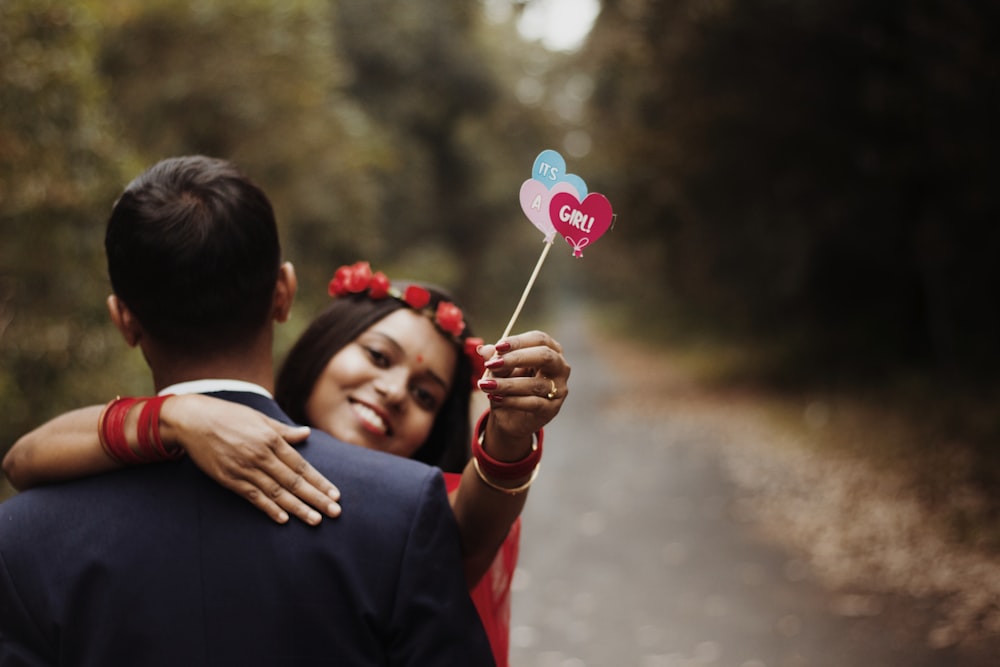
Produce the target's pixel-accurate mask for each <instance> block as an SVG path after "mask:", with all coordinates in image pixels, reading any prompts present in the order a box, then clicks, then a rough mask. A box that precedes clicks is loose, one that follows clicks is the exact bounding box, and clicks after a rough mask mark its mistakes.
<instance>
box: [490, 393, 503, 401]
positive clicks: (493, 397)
mask: <svg viewBox="0 0 1000 667" xmlns="http://www.w3.org/2000/svg"><path fill="white" fill-rule="evenodd" d="M486 398H488V399H490V401H492V402H493V403H503V396H502V395H500V394H487V395H486Z"/></svg>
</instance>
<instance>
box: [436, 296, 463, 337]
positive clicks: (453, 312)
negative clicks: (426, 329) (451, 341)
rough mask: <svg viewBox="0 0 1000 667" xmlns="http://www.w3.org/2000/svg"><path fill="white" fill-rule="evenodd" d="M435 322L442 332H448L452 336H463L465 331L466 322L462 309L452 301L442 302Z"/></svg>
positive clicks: (439, 304)
mask: <svg viewBox="0 0 1000 667" xmlns="http://www.w3.org/2000/svg"><path fill="white" fill-rule="evenodd" d="M434 321H435V322H437V325H438V326H439V327H441V330H442V331H447V332H448V333H450V334H451V335H452V336H455V337H458V336H461V335H462V331H463V330H464V329H465V320H463V319H462V309H461V308H459V307H458V306H456V305H455V304H453V303H452V302H451V301H441V302H440V303H438V307H437V313H435V314H434Z"/></svg>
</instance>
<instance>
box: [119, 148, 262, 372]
mask: <svg viewBox="0 0 1000 667" xmlns="http://www.w3.org/2000/svg"><path fill="white" fill-rule="evenodd" d="M104 246H105V250H106V253H107V259H108V275H109V277H110V278H111V287H112V289H113V290H114V292H115V294H116V295H117V296H118V297H119V298H120V299H121V300H122V301H123V302H125V304H126V305H127V306H128V307H129V309H130V310H131V311H132V312H133V313H134V314H135V317H136V318H137V319H138V320H139V322H140V323H141V324H142V326H143V328H144V329H145V330H146V331H147V332H149V334H150V335H151V336H152V337H154V338H155V339H156V340H157V341H159V342H160V343H161V344H163V345H166V346H168V347H170V348H172V349H174V350H177V351H178V352H183V353H186V354H210V353H213V352H215V351H217V350H221V349H226V348H229V347H232V346H234V345H240V344H241V343H243V342H244V341H246V340H247V337H248V336H249V335H252V334H254V333H256V332H257V331H259V329H260V327H263V326H264V325H266V324H267V322H268V320H269V317H270V313H271V308H272V306H273V300H274V287H275V284H276V282H277V279H278V271H279V267H280V264H281V245H280V243H279V241H278V229H277V225H276V224H275V220H274V211H273V210H272V208H271V203H270V201H269V200H268V198H267V196H266V195H265V194H264V192H263V191H262V190H261V189H260V188H259V187H257V186H256V185H255V184H254V183H252V182H251V181H250V180H249V179H248V178H247V177H246V176H244V175H243V174H242V173H241V172H240V171H239V169H237V168H236V166H234V165H233V164H232V163H230V162H227V161H225V160H219V159H216V158H209V157H205V156H200V155H194V156H184V157H177V158H169V159H166V160H162V161H161V162H158V163H157V164H156V165H154V166H153V167H150V168H149V169H147V170H146V171H145V172H143V173H142V174H141V175H140V176H139V177H138V178H136V179H135V180H133V181H132V182H131V183H130V184H129V185H128V187H126V189H125V192H124V193H122V195H121V197H120V198H119V199H118V201H117V202H115V206H114V208H113V209H112V211H111V216H110V218H109V220H108V227H107V231H106V233H105V237H104Z"/></svg>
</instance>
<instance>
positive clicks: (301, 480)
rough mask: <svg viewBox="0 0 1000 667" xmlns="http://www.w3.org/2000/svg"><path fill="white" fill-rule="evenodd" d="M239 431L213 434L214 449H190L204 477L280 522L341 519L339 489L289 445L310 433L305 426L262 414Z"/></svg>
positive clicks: (309, 522)
mask: <svg viewBox="0 0 1000 667" xmlns="http://www.w3.org/2000/svg"><path fill="white" fill-rule="evenodd" d="M261 418H262V419H261V421H260V422H259V423H258V424H256V427H254V426H252V425H251V424H250V423H248V422H243V423H242V424H240V426H239V427H238V428H239V432H238V433H236V432H224V433H220V432H219V431H216V432H215V436H216V438H218V442H217V444H216V446H215V447H209V448H199V449H198V450H197V451H192V450H190V449H189V455H190V456H191V458H192V459H193V460H194V462H195V463H196V464H197V465H198V467H200V468H201V469H202V470H203V471H205V473H206V474H208V475H209V476H210V477H212V478H213V479H215V480H216V481H217V482H219V483H220V484H221V485H222V486H225V487H226V488H228V489H230V490H231V491H234V492H235V493H238V494H239V495H241V496H243V497H244V498H246V499H247V500H248V501H249V502H250V503H251V504H252V505H254V506H255V507H257V508H258V509H259V510H261V511H262V512H264V513H265V514H267V515H268V516H269V517H271V519H272V520H274V521H276V522H277V523H285V522H287V521H288V518H289V516H294V517H297V518H298V519H300V520H302V521H304V522H305V523H308V524H310V525H316V524H318V523H319V522H320V521H321V520H322V517H323V515H324V514H325V515H326V516H328V517H331V518H336V517H338V516H340V505H339V503H338V502H337V501H339V499H340V491H339V490H338V489H337V487H336V486H334V485H333V484H332V483H331V482H330V481H329V480H328V479H327V478H326V477H324V476H323V475H322V474H320V472H319V471H318V470H316V469H315V468H314V467H313V466H312V465H311V464H310V463H309V462H308V461H306V460H305V459H304V458H303V457H302V455H301V454H299V452H298V451H296V449H295V448H294V447H292V444H290V443H299V442H302V441H303V440H305V439H306V438H307V437H308V435H309V429H308V428H306V427H291V426H288V425H287V424H282V423H281V422H277V421H275V420H272V419H270V418H267V417H264V416H263V415H261Z"/></svg>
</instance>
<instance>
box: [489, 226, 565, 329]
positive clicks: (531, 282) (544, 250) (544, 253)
mask: <svg viewBox="0 0 1000 667" xmlns="http://www.w3.org/2000/svg"><path fill="white" fill-rule="evenodd" d="M551 249H552V241H546V242H545V247H544V248H542V254H541V255H540V256H539V257H538V262H537V263H536V264H535V270H534V271H532V272H531V277H530V278H528V284H527V286H525V288H524V292H523V293H522V294H521V300H520V301H519V302H518V304H517V308H515V309H514V315H513V316H511V318H510V322H508V323H507V328H506V329H504V330H503V335H502V336H500V338H499V339H498V340H503V339H504V338H506V337H507V336H509V335H510V331H511V329H513V328H514V322H516V321H517V316H518V315H520V314H521V308H523V307H524V302H525V301H527V300H528V292H530V291H531V287H532V286H533V285H534V284H535V278H537V277H538V272H539V271H540V270H541V268H542V264H544V263H545V257H546V256H547V255H548V254H549V250H551Z"/></svg>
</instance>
